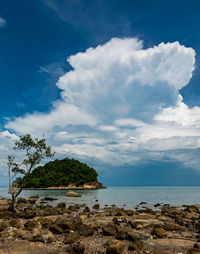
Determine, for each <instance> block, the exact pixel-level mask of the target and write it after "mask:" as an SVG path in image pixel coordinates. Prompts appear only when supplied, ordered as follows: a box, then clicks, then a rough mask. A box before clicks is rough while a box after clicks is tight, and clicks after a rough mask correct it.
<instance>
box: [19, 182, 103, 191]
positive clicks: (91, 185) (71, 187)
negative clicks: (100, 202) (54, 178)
mask: <svg viewBox="0 0 200 254" xmlns="http://www.w3.org/2000/svg"><path fill="white" fill-rule="evenodd" d="M98 189H106V187H105V186H104V185H103V184H102V183H100V182H93V183H85V184H84V185H81V186H76V184H73V183H71V184H69V185H68V186H57V187H54V186H52V187H47V188H24V190H98Z"/></svg>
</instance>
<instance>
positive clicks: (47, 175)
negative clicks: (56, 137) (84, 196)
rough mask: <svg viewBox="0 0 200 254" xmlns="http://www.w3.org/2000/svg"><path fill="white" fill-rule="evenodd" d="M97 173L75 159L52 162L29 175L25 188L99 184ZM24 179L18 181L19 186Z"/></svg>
mask: <svg viewBox="0 0 200 254" xmlns="http://www.w3.org/2000/svg"><path fill="white" fill-rule="evenodd" d="M97 176H98V174H97V172H96V170H95V169H94V168H91V167H89V166H88V165H86V164H84V163H81V162H80V161H78V160H75V159H69V158H65V159H62V160H58V159H57V160H55V161H50V162H48V163H47V164H45V165H44V166H39V167H37V168H35V169H34V170H33V171H32V173H31V174H30V175H29V178H28V179H27V181H26V183H25V185H24V187H25V188H48V187H59V186H68V185H69V184H75V186H77V187H78V186H82V185H84V184H85V183H92V182H98V181H97ZM23 181H24V178H18V179H17V180H16V184H17V186H21V183H22V182H23Z"/></svg>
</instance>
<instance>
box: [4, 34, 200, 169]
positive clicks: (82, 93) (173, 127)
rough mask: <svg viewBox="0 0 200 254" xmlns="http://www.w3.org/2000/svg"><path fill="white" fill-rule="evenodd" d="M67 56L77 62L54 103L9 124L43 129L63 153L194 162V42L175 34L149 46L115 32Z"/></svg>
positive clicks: (107, 159)
mask: <svg viewBox="0 0 200 254" xmlns="http://www.w3.org/2000/svg"><path fill="white" fill-rule="evenodd" d="M68 62H69V64H70V65H71V67H72V69H71V71H69V72H67V73H65V74H64V75H63V76H61V77H60V78H59V80H58V82H57V87H58V88H60V89H61V94H60V100H58V101H55V102H53V103H52V109H51V110H50V111H49V112H48V113H42V112H35V113H33V114H26V115H25V116H22V117H18V118H15V119H13V120H11V121H8V122H7V124H6V126H5V128H7V129H8V130H9V131H14V132H15V133H16V134H17V135H20V134H24V133H27V132H29V133H31V134H33V135H37V136H38V135H42V134H44V135H45V136H46V137H48V140H49V141H50V143H51V145H53V147H54V149H55V150H56V151H57V154H60V155H65V154H67V155H71V156H76V157H78V158H89V157H91V158H94V159H95V160H97V161H100V162H102V163H109V164H112V165H121V164H123V163H128V164H133V163H136V162H138V161H140V160H141V159H144V154H145V157H146V158H157V159H161V160H162V158H163V157H164V156H165V154H166V153H167V154H168V156H171V158H172V159H174V160H181V161H184V162H186V160H187V163H188V157H189V156H190V153H187V154H188V155H187V158H186V157H185V159H184V153H185V150H184V149H188V148H189V149H195V148H197V147H199V144H200V117H199V115H200V114H199V113H200V108H198V107H194V108H189V107H188V106H187V105H186V104H185V103H184V100H183V98H182V96H181V95H180V90H181V89H182V88H183V87H184V86H186V85H187V84H188V83H189V81H190V79H191V77H192V72H193V70H194V64H195V52H194V50H193V49H192V48H187V47H185V46H183V45H180V44H179V42H174V43H161V44H159V45H158V46H154V47H152V48H148V49H144V48H143V43H142V41H139V40H138V39H136V38H125V39H118V38H113V39H111V40H110V41H109V42H107V43H106V44H104V45H99V46H98V47H96V48H89V49H87V50H86V51H85V52H79V53H77V54H76V55H72V56H70V57H69V58H68ZM0 138H1V137H0ZM8 138H9V137H8ZM177 149H182V153H181V154H180V152H177V151H178V150H177ZM172 150H173V151H174V153H171V152H170V151H172ZM193 166H194V165H193ZM194 167H195V166H194Z"/></svg>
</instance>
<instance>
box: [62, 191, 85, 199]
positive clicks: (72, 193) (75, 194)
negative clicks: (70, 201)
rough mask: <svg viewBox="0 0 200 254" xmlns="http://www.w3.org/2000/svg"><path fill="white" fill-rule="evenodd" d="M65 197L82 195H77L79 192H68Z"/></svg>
mask: <svg viewBox="0 0 200 254" xmlns="http://www.w3.org/2000/svg"><path fill="white" fill-rule="evenodd" d="M65 196H67V197H77V198H78V197H81V194H79V193H77V192H74V191H68V192H67V193H66V194H65Z"/></svg>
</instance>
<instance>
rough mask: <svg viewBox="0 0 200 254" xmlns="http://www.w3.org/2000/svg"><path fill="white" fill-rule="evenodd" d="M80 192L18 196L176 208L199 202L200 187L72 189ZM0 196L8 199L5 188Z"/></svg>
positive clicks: (57, 191) (31, 193)
mask: <svg viewBox="0 0 200 254" xmlns="http://www.w3.org/2000/svg"><path fill="white" fill-rule="evenodd" d="M75 191H76V192H78V193H80V194H81V197H80V198H73V197H66V196H65V193H66V192H67V190H24V191H23V192H22V194H21V195H20V196H21V197H29V196H31V195H35V194H38V195H39V196H40V198H41V199H42V198H44V197H47V196H48V197H53V198H56V199H57V200H55V201H53V202H51V204H52V205H56V204H57V203H60V202H65V203H66V204H67V205H71V204H86V205H87V206H89V207H92V206H93V205H94V204H95V203H98V204H100V207H102V208H103V207H104V206H105V205H109V206H110V205H113V204H114V205H116V206H117V207H124V206H125V207H126V208H127V209H133V208H134V207H135V206H136V205H138V204H139V203H140V202H147V206H148V207H153V205H154V204H155V203H160V204H170V205H173V206H177V207H180V206H182V205H184V204H187V205H189V204H199V203H200V187H108V188H107V189H99V190H75ZM0 196H1V197H5V198H8V197H9V195H8V188H7V187H0Z"/></svg>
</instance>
